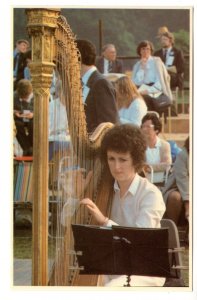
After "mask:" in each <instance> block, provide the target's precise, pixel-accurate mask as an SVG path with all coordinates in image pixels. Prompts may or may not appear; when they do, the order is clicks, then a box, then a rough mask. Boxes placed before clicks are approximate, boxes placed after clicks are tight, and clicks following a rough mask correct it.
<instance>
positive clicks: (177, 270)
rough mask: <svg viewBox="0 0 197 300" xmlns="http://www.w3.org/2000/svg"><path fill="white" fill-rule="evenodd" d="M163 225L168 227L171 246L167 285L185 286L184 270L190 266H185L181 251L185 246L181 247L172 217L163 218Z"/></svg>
mask: <svg viewBox="0 0 197 300" xmlns="http://www.w3.org/2000/svg"><path fill="white" fill-rule="evenodd" d="M161 227H162V228H168V233H169V235H168V238H169V242H168V248H169V250H168V251H169V262H170V266H171V274H170V275H171V276H169V278H167V279H166V282H165V285H164V286H166V287H168V286H171V287H173V286H180V287H181V286H185V284H184V280H183V274H182V270H187V269H188V267H186V266H183V264H182V256H181V252H183V251H184V249H185V248H183V247H180V241H179V234H178V229H177V226H176V224H175V223H174V222H173V221H172V220H170V219H162V220H161Z"/></svg>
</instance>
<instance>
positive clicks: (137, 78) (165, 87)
mask: <svg viewBox="0 0 197 300" xmlns="http://www.w3.org/2000/svg"><path fill="white" fill-rule="evenodd" d="M153 51H154V48H153V44H152V43H151V42H149V41H146V40H145V41H142V42H140V43H139V45H138V47H137V54H138V55H139V56H140V60H139V61H138V62H136V64H135V65H134V67H133V71H132V80H133V82H134V83H135V84H136V86H137V87H138V90H139V92H140V93H141V95H142V96H143V98H144V100H145V102H146V104H147V107H148V110H156V108H155V104H154V100H155V98H157V97H158V96H159V95H161V94H162V93H163V94H165V95H166V96H168V98H169V99H170V100H171V101H172V93H171V90H170V76H169V74H168V72H167V70H166V68H165V65H164V64H163V62H162V60H161V59H160V58H159V57H154V56H152V54H153ZM158 112H159V113H160V111H158Z"/></svg>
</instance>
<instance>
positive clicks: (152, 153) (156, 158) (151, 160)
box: [146, 136, 161, 165]
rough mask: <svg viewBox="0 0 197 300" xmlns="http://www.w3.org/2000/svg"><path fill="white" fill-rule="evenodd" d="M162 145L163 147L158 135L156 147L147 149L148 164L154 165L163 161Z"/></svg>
mask: <svg viewBox="0 0 197 300" xmlns="http://www.w3.org/2000/svg"><path fill="white" fill-rule="evenodd" d="M160 147H161V140H160V138H159V137H158V136H157V137H156V144H155V147H154V148H149V147H147V149H146V162H147V163H148V164H150V165H154V164H159V163H160V162H161V157H160Z"/></svg>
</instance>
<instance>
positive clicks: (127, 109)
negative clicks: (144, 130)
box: [114, 75, 147, 126]
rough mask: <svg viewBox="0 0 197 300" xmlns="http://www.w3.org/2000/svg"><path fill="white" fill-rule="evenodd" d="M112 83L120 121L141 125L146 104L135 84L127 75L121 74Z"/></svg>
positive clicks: (145, 111)
mask: <svg viewBox="0 0 197 300" xmlns="http://www.w3.org/2000/svg"><path fill="white" fill-rule="evenodd" d="M114 85H115V89H116V99H117V105H118V113H119V117H120V122H121V123H131V124H134V125H138V126H141V121H142V118H143V116H144V115H145V114H146V113H147V106H146V104H145V102H144V99H143V98H142V96H141V95H140V93H139V92H138V90H137V88H136V86H135V84H134V83H133V82H132V81H131V79H130V78H128V76H126V75H123V76H122V77H120V78H118V79H117V80H116V81H115V83H114Z"/></svg>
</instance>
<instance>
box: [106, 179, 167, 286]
mask: <svg viewBox="0 0 197 300" xmlns="http://www.w3.org/2000/svg"><path fill="white" fill-rule="evenodd" d="M164 212H165V204H164V201H163V197H162V194H161V192H160V191H159V189H158V188H157V187H156V186H154V185H153V184H151V183H150V182H149V181H148V180H147V179H146V178H142V177H141V176H139V175H138V174H136V175H135V177H134V180H133V181H132V183H131V185H130V187H129V189H128V191H127V192H126V193H125V195H124V196H123V197H122V198H120V189H119V186H118V183H117V182H115V183H114V198H113V202H112V210H111V216H110V218H111V219H110V220H109V221H108V224H107V226H109V227H110V226H111V225H120V226H129V227H141V228H143V227H144V228H159V227H160V220H161V218H162V216H163V214H164ZM103 280H104V285H105V286H116V287H118V286H123V285H124V284H126V276H125V275H121V276H118V275H117V276H114V275H104V276H103ZM164 282H165V278H159V277H150V276H135V275H132V276H131V286H163V284H164Z"/></svg>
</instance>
